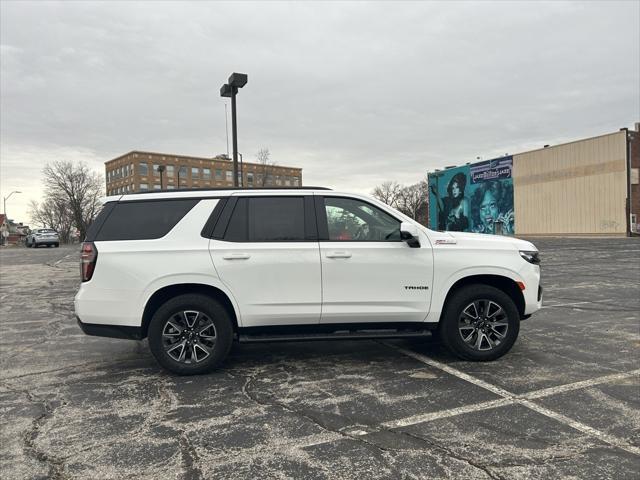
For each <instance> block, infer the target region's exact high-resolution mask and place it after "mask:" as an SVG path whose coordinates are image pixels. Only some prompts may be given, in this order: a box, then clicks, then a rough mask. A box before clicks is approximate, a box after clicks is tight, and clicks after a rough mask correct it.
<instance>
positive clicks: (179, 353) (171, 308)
mask: <svg viewBox="0 0 640 480" xmlns="http://www.w3.org/2000/svg"><path fill="white" fill-rule="evenodd" d="M148 339H149V348H150V349H151V353H152V354H153V356H154V357H155V359H156V360H157V362H158V363H159V364H160V365H162V366H163V367H164V368H166V369H167V370H170V371H172V372H174V373H177V374H178V375H195V374H199V373H207V372H210V371H211V370H213V369H215V368H216V367H218V366H219V365H220V364H221V363H222V362H223V360H224V359H225V357H226V356H227V354H228V353H229V350H230V348H231V343H232V341H233V325H232V321H231V318H230V316H229V313H228V312H227V310H226V309H225V308H224V307H223V306H222V305H221V304H220V303H218V302H217V301H215V300H213V299H211V298H209V297H206V296H204V295H197V294H187V295H180V296H177V297H175V298H172V299H171V300H169V301H168V302H166V303H165V304H164V305H162V306H161V307H160V308H159V309H158V310H157V311H156V313H155V314H154V315H153V318H152V319H151V323H150V324H149V335H148Z"/></svg>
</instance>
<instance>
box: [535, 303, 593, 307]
mask: <svg viewBox="0 0 640 480" xmlns="http://www.w3.org/2000/svg"><path fill="white" fill-rule="evenodd" d="M585 303H593V302H572V303H558V304H555V305H547V304H546V303H545V304H543V305H542V308H554V307H573V306H574V305H584V304H585Z"/></svg>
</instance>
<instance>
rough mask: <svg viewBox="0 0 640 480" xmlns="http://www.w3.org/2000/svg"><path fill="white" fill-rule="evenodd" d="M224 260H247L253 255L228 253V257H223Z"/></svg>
mask: <svg viewBox="0 0 640 480" xmlns="http://www.w3.org/2000/svg"><path fill="white" fill-rule="evenodd" d="M222 258H224V259H225V260H247V259H248V258H251V255H249V254H248V253H228V254H227V255H223V256H222Z"/></svg>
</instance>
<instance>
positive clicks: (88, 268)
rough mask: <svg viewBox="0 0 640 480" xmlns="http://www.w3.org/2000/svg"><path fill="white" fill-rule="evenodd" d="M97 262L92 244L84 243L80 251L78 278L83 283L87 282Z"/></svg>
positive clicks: (95, 250)
mask: <svg viewBox="0 0 640 480" xmlns="http://www.w3.org/2000/svg"><path fill="white" fill-rule="evenodd" d="M96 260H98V249H97V248H96V246H95V245H94V244H93V242H84V243H83V244H82V248H81V249H80V277H82V281H83V282H88V281H89V280H91V277H92V276H93V271H94V270H95V269H96Z"/></svg>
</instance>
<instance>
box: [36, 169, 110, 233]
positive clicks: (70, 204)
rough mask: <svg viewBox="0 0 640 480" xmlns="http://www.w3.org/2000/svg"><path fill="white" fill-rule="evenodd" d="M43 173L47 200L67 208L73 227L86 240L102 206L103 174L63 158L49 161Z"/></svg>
mask: <svg viewBox="0 0 640 480" xmlns="http://www.w3.org/2000/svg"><path fill="white" fill-rule="evenodd" d="M42 173H43V176H44V180H43V183H44V187H45V196H46V198H45V201H46V202H53V203H54V204H55V205H59V206H60V208H62V206H64V207H65V208H66V209H68V211H69V213H70V215H71V219H72V223H73V226H74V227H75V228H76V229H77V230H78V232H79V234H80V238H81V239H84V237H85V235H86V233H87V228H88V227H89V225H90V224H91V222H92V221H93V219H94V218H95V216H96V215H97V214H98V211H99V209H100V197H101V196H102V184H103V183H102V177H101V176H100V175H98V174H96V173H94V172H92V171H91V170H90V169H89V167H88V166H87V165H86V164H85V163H83V162H76V163H74V162H70V161H64V160H60V161H55V162H53V163H51V164H47V165H46V166H45V167H44V170H43V171H42Z"/></svg>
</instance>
